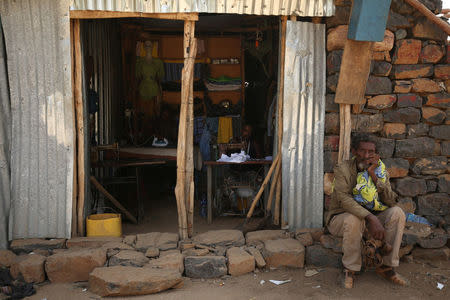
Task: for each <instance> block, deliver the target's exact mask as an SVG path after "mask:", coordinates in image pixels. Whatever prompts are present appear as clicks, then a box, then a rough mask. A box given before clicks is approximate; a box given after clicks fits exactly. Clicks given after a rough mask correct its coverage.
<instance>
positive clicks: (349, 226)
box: [326, 135, 406, 288]
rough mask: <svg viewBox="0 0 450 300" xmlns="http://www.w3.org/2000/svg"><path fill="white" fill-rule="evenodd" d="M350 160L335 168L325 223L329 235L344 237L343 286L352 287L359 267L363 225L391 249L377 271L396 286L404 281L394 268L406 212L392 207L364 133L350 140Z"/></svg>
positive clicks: (377, 160)
mask: <svg viewBox="0 0 450 300" xmlns="http://www.w3.org/2000/svg"><path fill="white" fill-rule="evenodd" d="M351 151H352V154H353V156H354V157H353V159H350V160H347V161H344V162H342V163H340V164H338V165H337V166H336V167H335V169H334V175H335V182H334V190H333V194H332V196H331V202H330V208H329V211H328V212H327V214H326V224H327V227H328V230H329V231H330V233H331V234H333V235H335V236H338V237H343V241H342V250H343V253H344V255H343V257H342V264H343V265H344V268H345V269H344V275H345V277H344V286H345V288H352V287H353V276H354V273H355V272H358V271H360V270H361V241H362V237H363V233H364V230H365V227H366V225H367V226H368V230H369V234H370V235H371V236H372V238H374V239H376V240H380V241H385V242H386V243H388V244H389V245H391V246H392V251H391V252H390V253H389V254H387V255H385V256H383V264H382V266H380V267H378V268H377V269H376V272H377V274H379V275H381V276H382V277H384V278H386V279H388V280H390V281H392V282H394V283H396V284H399V285H405V284H406V281H405V280H404V279H403V278H402V277H401V276H400V275H399V274H397V273H396V272H395V271H394V270H393V267H397V266H398V265H399V249H400V243H401V241H402V235H403V229H404V227H405V214H404V213H403V211H402V209H401V208H400V207H394V206H395V204H396V198H397V194H395V193H394V192H393V191H392V189H391V185H390V183H389V176H388V174H387V172H386V170H385V166H384V164H383V162H382V161H381V160H380V156H379V155H378V154H377V153H376V144H375V142H374V141H373V140H372V139H371V138H370V137H369V136H367V135H359V136H356V137H354V138H353V140H352V150H351Z"/></svg>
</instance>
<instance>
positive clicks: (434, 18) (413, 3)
mask: <svg viewBox="0 0 450 300" xmlns="http://www.w3.org/2000/svg"><path fill="white" fill-rule="evenodd" d="M405 2H406V3H408V4H409V5H411V6H412V7H414V8H415V9H417V10H418V11H419V12H420V13H421V14H423V15H424V16H425V17H427V19H428V20H430V21H431V22H433V23H434V24H436V25H437V26H439V28H441V29H442V30H443V31H444V32H445V33H447V34H448V35H450V24H448V23H447V22H445V21H444V20H442V19H441V18H439V17H437V16H436V15H435V14H434V13H433V12H432V11H430V10H429V9H428V8H427V7H426V6H425V5H423V4H422V3H420V2H419V1H417V0H405Z"/></svg>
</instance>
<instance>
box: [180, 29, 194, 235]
mask: <svg viewBox="0 0 450 300" xmlns="http://www.w3.org/2000/svg"><path fill="white" fill-rule="evenodd" d="M194 32H195V22H194V21H185V22H184V42H183V45H184V51H183V53H184V67H183V70H182V77H181V105H180V124H179V130H178V147H177V185H176V187H175V197H176V199H177V208H178V228H179V234H180V238H181V239H186V238H188V211H187V210H186V208H189V209H190V208H191V207H192V210H190V211H191V212H192V216H191V217H189V218H190V219H191V220H193V201H194V199H193V197H191V196H193V193H192V192H191V191H190V189H191V186H193V184H192V182H193V137H191V136H190V135H192V134H193V99H192V96H193V90H192V85H193V76H194V63H195V55H196V52H197V44H196V42H195V38H194ZM191 126H192V128H191ZM191 198H192V204H191V203H190V201H191V200H190V199H191ZM191 227H192V224H191Z"/></svg>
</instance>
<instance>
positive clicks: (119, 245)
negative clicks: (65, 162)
mask: <svg viewBox="0 0 450 300" xmlns="http://www.w3.org/2000/svg"><path fill="white" fill-rule="evenodd" d="M302 243H305V241H304V240H303V241H301V240H299V239H295V238H293V235H292V234H290V233H289V232H286V231H284V230H265V231H257V232H251V233H248V234H247V236H246V238H245V237H244V235H243V233H242V232H241V231H239V230H215V231H209V232H205V233H202V234H199V235H197V236H195V237H194V238H192V239H191V240H187V241H179V237H178V234H176V233H161V232H151V233H146V234H137V235H130V236H126V237H124V238H122V237H117V238H114V237H112V238H111V237H81V238H73V239H70V240H67V241H66V240H65V239H53V240H45V239H24V240H14V241H12V243H11V245H10V250H0V268H3V267H6V268H10V272H11V275H12V276H13V278H15V279H22V280H24V281H25V282H29V283H42V282H44V281H45V280H46V279H48V280H49V281H50V282H52V283H62V282H65V283H70V282H78V281H89V290H90V291H91V292H93V293H96V294H98V295H100V296H129V295H144V294H151V293H156V292H159V291H163V290H166V289H169V288H179V287H181V286H182V285H183V279H182V276H183V274H184V275H185V276H186V277H191V278H219V277H223V276H228V275H231V276H239V275H244V274H247V273H250V272H254V271H255V270H256V269H257V268H258V269H259V268H266V267H267V268H279V267H291V268H302V267H303V266H304V261H305V247H304V246H303V244H302Z"/></svg>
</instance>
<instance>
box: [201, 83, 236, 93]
mask: <svg viewBox="0 0 450 300" xmlns="http://www.w3.org/2000/svg"><path fill="white" fill-rule="evenodd" d="M205 86H206V88H207V89H208V91H235V90H240V89H241V84H212V83H210V82H208V81H205Z"/></svg>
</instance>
